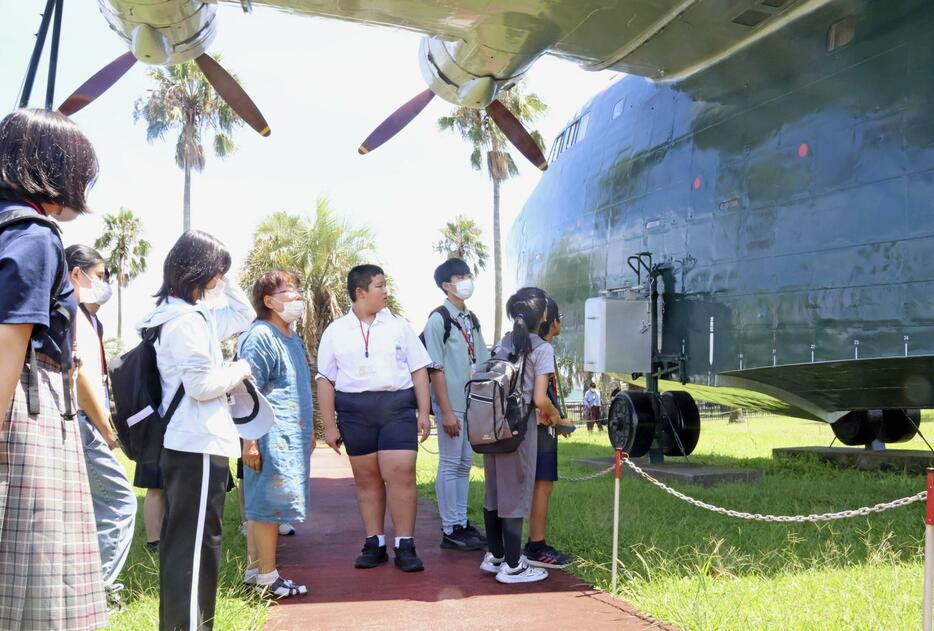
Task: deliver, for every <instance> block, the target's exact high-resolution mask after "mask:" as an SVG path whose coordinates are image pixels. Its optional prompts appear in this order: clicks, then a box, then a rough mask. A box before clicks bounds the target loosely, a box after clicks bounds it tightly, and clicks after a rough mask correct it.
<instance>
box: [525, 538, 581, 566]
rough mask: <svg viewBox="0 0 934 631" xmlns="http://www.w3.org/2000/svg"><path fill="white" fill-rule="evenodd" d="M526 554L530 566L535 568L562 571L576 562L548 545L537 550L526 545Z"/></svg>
mask: <svg viewBox="0 0 934 631" xmlns="http://www.w3.org/2000/svg"><path fill="white" fill-rule="evenodd" d="M524 553H525V556H526V558H527V559H528V560H529V565H531V566H533V567H550V568H554V569H557V570H560V569H561V568H563V567H565V566H567V565H570V564H571V562H572V561H573V560H574V559H572V558H571V555H569V554H564V553H563V552H558V551H557V550H555V549H554V548H552V547H551V546H549V545H547V544H546V545H543V546H541V547H540V548H538V549H537V550H533V549H532V548H531V547H530V546H529V544H526V545H525V550H524Z"/></svg>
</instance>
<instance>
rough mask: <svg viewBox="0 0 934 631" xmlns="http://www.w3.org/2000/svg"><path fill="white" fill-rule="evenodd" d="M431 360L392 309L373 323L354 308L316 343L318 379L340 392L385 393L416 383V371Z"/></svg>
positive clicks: (380, 315)
mask: <svg viewBox="0 0 934 631" xmlns="http://www.w3.org/2000/svg"><path fill="white" fill-rule="evenodd" d="M430 365H431V357H429V356H428V351H426V350H425V347H424V346H423V345H422V342H421V340H419V339H418V336H417V335H415V331H413V330H412V327H411V326H410V325H409V323H408V322H407V321H405V320H404V319H402V318H397V317H396V316H394V315H392V313H391V312H390V311H389V309H383V310H382V311H380V312H379V313H377V314H376V318H375V319H374V320H373V324H372V325H370V326H367V324H366V323H365V322H361V321H360V320H359V319H358V318H357V316H356V314H355V313H354V312H353V309H351V310H350V311H349V312H348V313H347V314H346V315H344V316H343V317H341V318H338V319H337V320H335V321H334V322H332V323H331V324H330V325H329V326H328V328H327V329H325V330H324V335H322V336H321V343H320V344H319V345H318V374H317V376H316V378H317V379H327V380H328V381H330V382H331V383H333V384H334V387H335V389H337V390H338V391H340V392H385V391H393V390H405V389H407V388H411V387H412V385H413V384H412V373H413V372H414V371H416V370H418V369H420V368H425V367H426V366H430Z"/></svg>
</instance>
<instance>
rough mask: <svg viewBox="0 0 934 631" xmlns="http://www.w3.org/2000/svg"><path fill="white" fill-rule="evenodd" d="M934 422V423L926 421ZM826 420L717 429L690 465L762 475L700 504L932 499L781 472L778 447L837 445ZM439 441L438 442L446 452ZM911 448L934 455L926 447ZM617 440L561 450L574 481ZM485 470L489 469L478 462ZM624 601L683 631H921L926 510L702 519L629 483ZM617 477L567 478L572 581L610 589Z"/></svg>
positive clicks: (756, 421) (559, 500) (477, 474)
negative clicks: (778, 520)
mask: <svg viewBox="0 0 934 631" xmlns="http://www.w3.org/2000/svg"><path fill="white" fill-rule="evenodd" d="M926 418H927V417H926ZM832 438H833V435H832V433H831V431H830V428H829V426H827V425H824V424H822V423H815V422H810V421H802V420H797V419H790V418H784V417H774V416H771V417H770V416H762V417H751V418H748V419H747V420H746V421H745V422H742V423H732V424H731V423H728V422H727V421H725V420H722V421H705V422H704V424H703V426H702V433H701V440H700V443H699V445H698V447H697V450H696V451H695V454H694V455H693V456H692V457H691V459H692V461H694V462H700V463H705V464H718V465H732V466H744V467H755V468H758V469H761V470H763V471H764V472H765V478H764V480H763V481H762V482H761V483H759V484H754V485H742V484H734V485H726V486H721V487H718V488H713V489H703V488H700V487H690V486H686V487H683V488H680V489H679V490H683V491H685V492H687V493H688V494H689V495H693V496H696V497H698V498H699V499H703V500H706V501H708V502H710V503H713V504H718V505H722V506H726V507H729V508H736V509H739V510H745V511H749V512H759V513H781V514H809V513H821V512H826V511H836V510H842V509H848V508H856V507H859V506H863V505H871V504H875V503H877V502H881V501H887V500H891V499H895V498H898V497H903V496H907V495H913V494H915V493H917V492H918V491H921V490H923V489H924V478H923V476H920V475H905V474H896V473H867V472H860V471H852V470H844V469H836V468H833V467H831V466H829V465H823V464H819V463H817V462H816V461H802V462H791V463H780V462H774V461H773V460H772V459H771V457H770V455H771V449H772V448H774V447H784V446H803V445H828V444H830V441H831V439H832ZM433 441H434V439H431V441H430V442H429V443H426V446H427V447H428V448H429V449H431V450H432V451H434V450H435V449H436V445H435V444H434V442H433ZM899 447H906V448H913V449H924V448H925V447H924V444H923V442H921V440H920V439H916V440H915V441H912V442H910V443H907V444H905V445H900V446H899ZM611 455H612V449H611V448H610V446H609V443H608V441H607V438H606V434H605V433H601V434H597V433H594V434H593V435H588V434H587V432H586V431H584V430H578V431H577V432H576V434H575V435H574V436H573V438H570V439H567V440H564V439H562V440H561V446H560V449H559V460H560V465H559V466H560V472H561V474H562V475H580V474H583V473H586V471H584V470H575V469H573V468H572V467H571V466H570V460H571V459H572V458H578V457H587V456H591V457H592V456H611ZM476 462H478V463H479V459H477V460H476ZM436 468H437V456H433V455H431V454H429V453H427V451H422V452H421V453H420V454H419V466H418V476H419V477H418V479H419V491H420V493H422V494H423V495H424V496H426V497H430V498H434V497H435V487H434V479H435V470H436ZM471 475H472V478H471V490H470V493H471V495H470V506H471V513H470V517H471V520H472V521H476V522H477V523H482V521H483V520H482V511H481V502H482V493H483V488H482V480H483V470H482V468H474V469H473V472H472V474H471ZM620 496H621V522H620V551H619V554H620V578H621V582H620V588H619V593H618V595H619V596H620V597H621V598H624V599H626V600H628V601H630V602H632V603H633V604H635V605H636V606H638V607H640V608H642V609H643V610H644V611H646V612H647V613H649V614H651V615H653V616H656V617H657V618H660V619H662V620H664V621H666V622H670V623H673V624H675V625H677V626H679V627H681V628H684V629H691V630H694V629H698V630H699V629H717V630H721V629H722V630H729V629H736V630H740V629H742V630H745V629H749V628H761V629H786V628H788V629H791V628H794V629H821V630H824V629H840V630H843V629H847V630H849V629H886V630H890V629H913V628H919V627H920V625H921V592H922V589H921V584H922V550H923V546H922V543H923V535H924V524H923V505H922V504H920V503H919V504H915V505H912V506H911V507H906V508H900V509H895V510H892V511H888V512H885V513H882V514H880V515H875V516H870V517H860V518H853V519H847V520H843V521H837V522H831V523H824V524H820V525H810V524H766V523H748V522H745V521H741V520H736V519H732V518H728V517H721V516H719V515H716V514H713V513H709V512H706V511H703V510H700V509H696V508H694V507H691V506H689V505H687V504H684V503H682V502H680V501H679V500H677V499H675V498H672V497H670V496H668V495H665V494H663V493H662V492H661V491H659V490H657V489H655V488H654V487H651V486H649V485H648V484H647V483H646V482H644V481H642V480H637V479H632V478H629V479H627V478H624V479H623V480H622V483H621V491H620ZM612 500H613V480H612V477H611V476H606V477H603V478H601V479H598V480H594V481H590V482H563V483H561V482H559V483H558V484H557V485H556V490H555V494H554V495H553V497H552V503H551V511H550V519H549V528H548V540H549V542H550V543H552V544H554V545H555V546H556V547H558V548H559V549H562V550H564V551H566V552H569V553H571V554H573V555H574V556H575V557H576V558H577V563H576V564H575V565H574V566H573V568H572V569H571V571H572V572H573V573H574V574H576V575H578V576H580V577H581V578H582V579H584V580H586V581H588V582H591V583H592V584H594V585H596V586H598V587H600V588H602V589H609V583H610V563H611V547H612Z"/></svg>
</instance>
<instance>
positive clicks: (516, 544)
mask: <svg viewBox="0 0 934 631" xmlns="http://www.w3.org/2000/svg"><path fill="white" fill-rule="evenodd" d="M506 313H507V314H508V315H509V317H510V318H512V321H513V326H512V332H511V333H507V334H506V335H505V336H503V339H502V340H501V341H500V343H499V344H498V345H497V348H496V349H495V350H494V353H493V354H494V355H495V356H501V355H508V356H509V358H510V359H512V360H513V361H514V360H515V359H517V358H518V357H522V356H524V357H525V369H524V372H523V379H522V395H523V398H524V400H525V403H526V405H534V406H535V408H537V409H538V422H539V423H541V424H543V425H554V424H555V423H557V422H559V421H560V416H559V414H558V410H556V409H555V406H554V405H552V403H551V401H550V400H549V399H548V379H549V375H550V374H551V372H552V371H553V370H554V365H555V352H554V349H552V347H551V344H549V343H548V342H546V341H544V340H542V339H541V338H540V337H539V336H538V335H537V332H538V329H539V326H540V325H541V324H542V323H543V322H544V321H545V315H546V301H545V292H544V291H542V290H541V289H538V288H537V287H524V288H522V289H520V290H519V291H517V292H516V293H515V294H513V295H512V296H510V298H509V300H507V301H506ZM534 418H535V415H530V416H529V420H528V422H529V423H534V422H535V421H534V420H533V419H534ZM537 451H538V431H537V430H536V429H535V427H528V429H527V431H526V433H525V438H524V439H523V440H522V442H521V443H520V444H519V448H518V449H517V450H516V451H514V452H512V453H503V454H484V456H483V469H484V473H485V481H484V487H485V491H486V492H485V496H484V499H483V521H484V525H485V526H486V534H487V539H488V541H489V548H490V551H489V552H487V553H486V556H485V557H484V558H483V563H481V564H480V569H481V570H484V571H486V572H490V573H493V574H496V580H497V581H499V582H501V583H531V582H535V581H542V580H545V579H546V578H548V571H547V570H545V569H542V568H540V567H533V566H530V565H529V563H528V560H527V559H526V558H525V556H524V555H522V554H521V553H522V520H523V519H524V518H526V517H528V515H529V513H530V512H531V510H532V492H533V489H534V485H535V464H536V453H537Z"/></svg>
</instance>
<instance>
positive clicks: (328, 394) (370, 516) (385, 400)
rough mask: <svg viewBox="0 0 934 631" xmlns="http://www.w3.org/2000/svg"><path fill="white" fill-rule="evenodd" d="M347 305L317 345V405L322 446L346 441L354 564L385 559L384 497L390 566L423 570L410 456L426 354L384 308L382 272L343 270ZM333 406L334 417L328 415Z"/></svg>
mask: <svg viewBox="0 0 934 631" xmlns="http://www.w3.org/2000/svg"><path fill="white" fill-rule="evenodd" d="M347 293H348V294H349V295H350V300H351V301H352V302H353V306H352V308H351V309H350V311H349V312H347V315H345V316H343V317H342V318H338V319H337V320H335V321H334V322H332V323H331V324H330V325H329V326H328V328H327V329H326V330H325V331H324V334H323V335H322V336H321V343H320V345H319V346H318V375H317V376H316V379H317V382H318V405H319V406H320V408H321V418H322V420H323V421H324V437H325V441H326V442H327V444H328V446H329V447H331V449H333V450H334V451H336V452H337V453H340V446H341V444H344V445H346V447H347V455H348V456H350V466H351V468H352V469H353V475H354V482H355V483H356V486H357V503H358V504H359V506H360V516H361V518H362V519H363V527H364V529H365V531H366V540H365V542H364V545H363V550H362V553H361V554H360V556H359V557H357V560H356V563H355V567H357V568H361V569H368V568H374V567H376V566H378V565H379V564H380V563H385V562H386V561H388V560H389V557H388V555H387V554H386V537H385V529H384V527H383V519H384V516H385V513H386V504H387V498H388V503H389V513H390V515H391V516H392V523H393V526H394V527H395V534H396V540H395V564H396V567H398V568H399V569H400V570H402V571H404V572H419V571H421V570H423V569H424V566H423V565H422V561H421V559H419V558H418V554H416V551H415V539H414V537H413V535H414V533H415V507H416V501H417V494H416V489H415V457H416V455H417V452H418V437H419V434H420V435H421V440H422V441H423V442H424V441H425V439H427V438H428V433H429V431H430V430H431V420H430V419H429V417H428V408H429V395H428V370H427V367H428V366H429V365H431V358H430V357H429V356H428V352H427V351H426V350H425V347H424V346H422V343H421V342H420V341H419V339H418V337H417V336H416V335H415V332H414V331H412V327H411V326H409V324H408V322H406V321H405V320H402V319H400V318H397V317H395V316H394V315H392V313H390V312H389V310H388V309H386V296H387V293H386V277H385V275H384V274H383V270H382V269H380V268H379V267H377V266H376V265H358V266H356V267H354V268H353V269H351V270H350V273H348V274H347ZM335 410H336V412H337V418H336V419H335Z"/></svg>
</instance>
